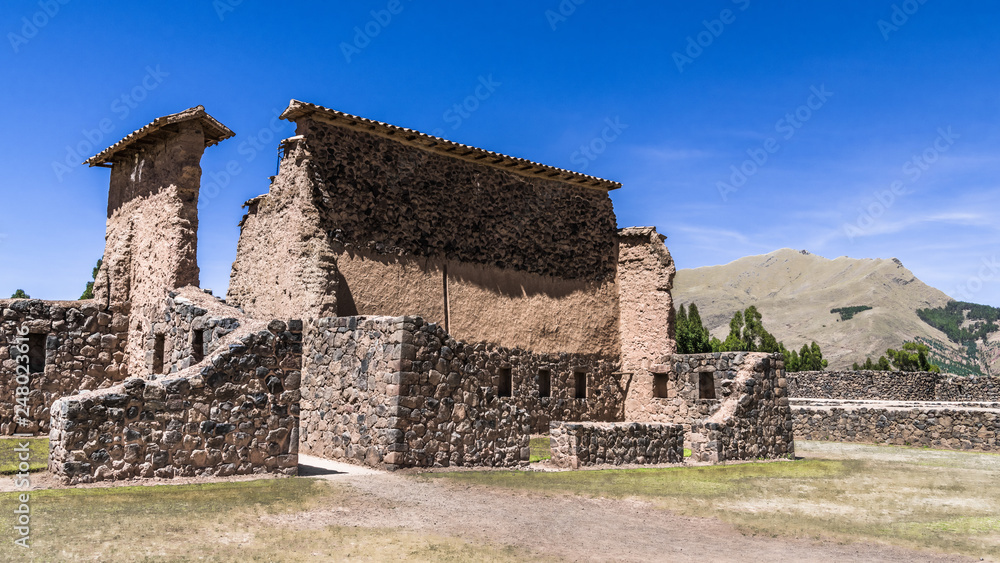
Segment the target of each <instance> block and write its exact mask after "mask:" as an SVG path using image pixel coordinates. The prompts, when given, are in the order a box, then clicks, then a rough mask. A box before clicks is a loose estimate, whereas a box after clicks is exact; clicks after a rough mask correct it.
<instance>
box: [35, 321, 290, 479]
mask: <svg viewBox="0 0 1000 563" xmlns="http://www.w3.org/2000/svg"><path fill="white" fill-rule="evenodd" d="M236 336H239V335H233V337H234V338H235V337H236ZM300 341H301V323H300V322H297V321H292V322H291V323H289V324H288V325H286V324H285V323H284V322H281V321H273V322H271V323H270V324H269V325H268V330H263V331H259V332H253V333H250V334H246V335H243V336H241V337H240V338H239V339H238V340H237V341H236V342H235V343H233V344H230V345H229V348H228V350H225V351H223V352H221V353H219V354H216V355H214V356H212V357H211V358H210V359H209V360H206V361H205V362H203V363H202V364H200V365H197V366H192V367H190V368H188V369H186V370H183V371H181V372H179V373H177V374H176V375H175V376H173V377H170V378H163V379H160V380H156V381H152V380H144V379H140V378H130V379H128V380H127V381H125V382H124V383H122V384H120V385H116V386H114V387H111V388H109V389H105V390H100V391H92V392H87V393H83V394H80V395H75V396H71V397H64V398H62V399H59V400H58V401H56V403H55V404H54V405H53V407H52V413H53V414H52V428H51V430H50V433H49V439H50V458H49V469H50V470H51V471H52V472H53V474H55V475H57V476H59V477H60V478H61V479H62V480H63V481H64V482H65V483H67V484H77V483H87V482H92V481H101V480H109V479H132V478H138V477H159V478H172V477H180V476H185V477H187V476H196V475H215V476H227V475H234V474H250V473H283V474H286V475H294V474H295V472H296V471H297V466H298V454H297V452H298V428H299V423H298V414H299V413H298V404H299V380H300V366H301V361H302V358H301V342H300Z"/></svg>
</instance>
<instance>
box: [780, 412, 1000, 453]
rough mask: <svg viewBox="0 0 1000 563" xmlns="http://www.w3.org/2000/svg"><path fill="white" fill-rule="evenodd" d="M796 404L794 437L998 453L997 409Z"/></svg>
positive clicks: (999, 444)
mask: <svg viewBox="0 0 1000 563" xmlns="http://www.w3.org/2000/svg"><path fill="white" fill-rule="evenodd" d="M798 403H799V402H798V401H796V404H795V405H794V407H793V411H794V416H795V436H796V437H797V438H800V439H803V440H829V441H834V442H861V443H868V444H894V445H899V446H927V447H931V448H941V449H951V450H976V451H987V452H995V451H1000V408H997V407H996V406H994V407H993V408H974V407H961V406H954V407H953V406H950V405H927V406H918V405H912V404H911V405H891V404H890V405H886V404H870V403H869V404H866V403H864V402H857V404H849V403H850V402H847V401H844V402H838V403H840V404H839V405H838V404H798Z"/></svg>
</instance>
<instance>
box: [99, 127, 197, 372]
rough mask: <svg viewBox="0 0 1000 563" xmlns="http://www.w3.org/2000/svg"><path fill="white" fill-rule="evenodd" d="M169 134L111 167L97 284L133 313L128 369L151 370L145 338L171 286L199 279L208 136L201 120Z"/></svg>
mask: <svg viewBox="0 0 1000 563" xmlns="http://www.w3.org/2000/svg"><path fill="white" fill-rule="evenodd" d="M173 127H174V128H175V131H174V132H173V134H172V135H171V136H169V137H167V138H166V139H165V140H162V141H159V142H156V143H155V144H152V145H148V146H147V148H145V149H144V150H143V151H142V152H140V153H135V154H131V155H129V156H127V157H123V160H118V161H116V162H115V163H114V164H113V167H112V169H111V188H110V192H109V195H108V220H107V231H106V233H107V234H106V242H105V250H104V262H103V265H102V266H101V270H100V271H99V272H98V276H97V280H96V281H95V282H94V297H95V300H96V302H97V303H98V305H99V306H100V307H102V308H107V309H109V310H111V311H113V312H114V313H115V314H121V315H128V316H129V319H130V320H129V330H128V334H129V337H128V342H127V343H126V356H127V358H128V373H129V374H132V375H148V372H147V371H146V366H145V364H144V358H145V356H144V354H143V353H142V352H143V348H144V347H145V344H146V342H145V338H146V336H147V335H148V334H149V332H150V331H151V329H152V326H151V322H152V320H153V319H157V318H159V317H160V313H161V307H162V305H163V299H164V298H165V297H166V292H167V290H170V289H174V288H179V287H183V286H186V285H198V261H197V247H198V241H197V233H198V209H197V202H198V190H199V187H200V182H201V156H202V153H203V152H204V151H205V134H204V131H203V130H202V125H201V124H200V122H198V121H187V122H183V123H178V124H176V125H174V126H173Z"/></svg>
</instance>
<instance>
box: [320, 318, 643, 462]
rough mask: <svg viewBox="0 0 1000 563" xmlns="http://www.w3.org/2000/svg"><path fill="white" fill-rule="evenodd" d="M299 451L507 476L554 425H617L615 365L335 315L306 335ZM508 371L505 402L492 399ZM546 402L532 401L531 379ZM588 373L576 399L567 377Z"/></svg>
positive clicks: (410, 322)
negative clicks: (544, 381)
mask: <svg viewBox="0 0 1000 563" xmlns="http://www.w3.org/2000/svg"><path fill="white" fill-rule="evenodd" d="M304 346H305V364H304V366H303V383H302V393H303V396H302V448H303V450H302V451H303V453H310V454H313V455H317V456H320V457H326V458H332V459H346V460H349V461H353V462H356V463H364V464H367V465H372V466H387V467H410V466H418V467H429V466H452V465H486V466H510V465H518V464H520V463H522V462H527V460H528V453H527V447H528V436H529V434H531V433H532V432H545V431H547V429H548V425H549V422H550V421H551V420H557V419H558V420H620V419H621V416H622V413H621V410H620V406H619V405H620V404H621V398H622V387H623V385H624V383H623V382H622V381H621V379H620V378H621V374H619V373H616V372H615V369H616V367H617V366H616V365H615V364H612V363H610V362H608V361H606V360H604V359H602V358H600V357H596V356H576V355H571V354H556V355H544V354H533V353H529V352H526V351H523V350H510V349H505V348H502V347H499V346H495V345H489V344H484V343H480V344H466V343H463V342H458V341H456V340H455V339H453V338H451V337H450V336H449V335H448V334H446V333H445V332H444V329H443V328H441V327H440V326H438V325H436V324H428V323H426V322H424V321H423V319H420V318H417V317H395V318H389V317H341V318H328V319H321V320H320V321H318V323H317V325H316V327H315V329H314V330H307V333H306V335H305V341H304ZM502 369H509V370H510V374H511V383H512V386H511V393H510V396H509V397H499V396H498V393H499V391H500V389H499V387H500V383H499V381H500V373H501V370H502ZM540 369H547V370H549V374H550V378H551V382H550V387H551V397H549V398H541V397H539V381H538V377H539V370H540ZM576 371H580V372H582V373H585V374H586V380H587V386H586V398H580V399H578V398H575V397H574V395H575V391H576V388H575V381H574V377H575V376H574V372H576Z"/></svg>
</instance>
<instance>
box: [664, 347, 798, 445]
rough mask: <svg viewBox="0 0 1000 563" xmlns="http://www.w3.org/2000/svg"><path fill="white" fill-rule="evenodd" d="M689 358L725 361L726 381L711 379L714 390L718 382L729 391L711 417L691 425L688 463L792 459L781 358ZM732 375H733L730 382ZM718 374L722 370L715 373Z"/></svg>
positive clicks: (733, 354) (729, 354) (755, 355)
mask: <svg viewBox="0 0 1000 563" xmlns="http://www.w3.org/2000/svg"><path fill="white" fill-rule="evenodd" d="M692 356H703V357H704V356H709V357H711V356H719V357H718V360H722V359H726V360H727V364H728V366H729V367H730V368H731V369H726V370H725V371H724V373H726V377H725V378H724V379H723V380H722V381H721V382H720V381H719V380H718V379H716V381H715V384H716V390H719V388H720V384H721V387H722V388H728V389H729V394H728V396H727V397H726V398H725V399H724V400H722V401H721V402H720V404H719V405H718V410H716V411H715V413H714V414H712V415H711V416H710V417H708V418H706V419H704V420H698V421H695V422H694V423H693V424H692V425H691V433H690V434H689V435H688V440H690V443H691V452H692V453H691V457H692V459H694V460H696V461H704V462H711V463H718V462H723V461H728V460H737V459H774V458H780V457H790V456H792V455H794V451H795V449H794V444H793V422H792V411H791V407H790V406H789V401H788V396H787V381H786V379H785V367H784V361H783V358H782V356H781V354H765V353H760V352H725V353H722V354H692ZM720 368H721V366H720ZM678 371H680V370H678ZM731 371H735V375H734V377H732V378H730V377H729V372H731ZM719 372H723V370H722V369H716V370H715V371H714V372H713V373H719Z"/></svg>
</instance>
